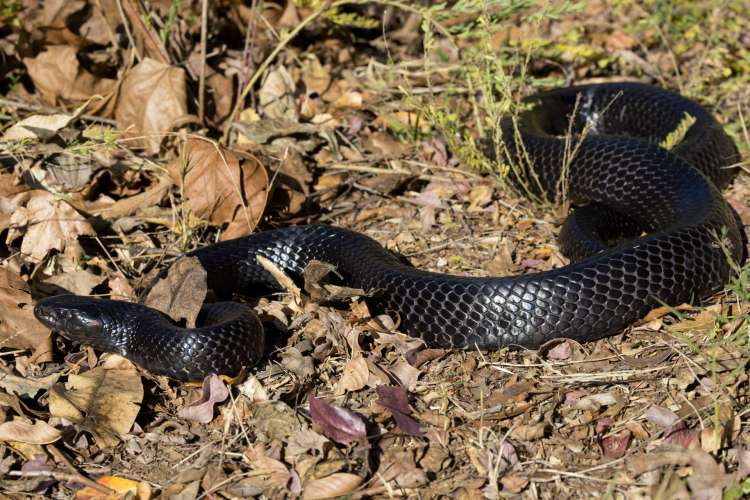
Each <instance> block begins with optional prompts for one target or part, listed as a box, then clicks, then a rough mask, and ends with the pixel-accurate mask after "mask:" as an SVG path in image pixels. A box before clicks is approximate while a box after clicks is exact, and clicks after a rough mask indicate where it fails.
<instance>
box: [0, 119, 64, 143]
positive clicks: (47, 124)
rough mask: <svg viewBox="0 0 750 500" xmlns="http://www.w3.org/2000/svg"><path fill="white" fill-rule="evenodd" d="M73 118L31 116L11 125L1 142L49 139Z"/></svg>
mask: <svg viewBox="0 0 750 500" xmlns="http://www.w3.org/2000/svg"><path fill="white" fill-rule="evenodd" d="M72 119H73V116H71V115H66V114H55V115H31V116H28V117H26V118H24V119H23V120H21V121H20V122H18V123H15V124H13V126H12V127H10V128H9V129H8V130H6V131H5V133H4V134H3V137H2V141H20V140H34V141H36V140H41V141H45V140H47V139H51V138H52V137H54V136H55V134H57V132H58V131H59V130H60V129H62V128H63V127H65V126H67V125H68V124H69V123H70V122H71V120H72Z"/></svg>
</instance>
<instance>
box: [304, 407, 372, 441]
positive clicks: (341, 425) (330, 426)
mask: <svg viewBox="0 0 750 500" xmlns="http://www.w3.org/2000/svg"><path fill="white" fill-rule="evenodd" d="M310 416H311V417H312V420H313V422H315V423H316V424H318V425H319V426H320V428H321V430H322V431H323V435H324V436H325V437H327V438H329V439H333V440H334V441H336V442H338V443H342V444H349V443H354V442H359V443H360V444H363V445H364V444H366V443H367V429H366V428H365V423H364V421H363V420H362V418H361V417H360V416H359V415H357V414H356V413H354V412H353V411H351V410H348V409H346V408H341V407H339V406H333V405H331V404H329V403H326V402H325V401H323V400H322V399H318V398H316V397H315V396H311V397H310Z"/></svg>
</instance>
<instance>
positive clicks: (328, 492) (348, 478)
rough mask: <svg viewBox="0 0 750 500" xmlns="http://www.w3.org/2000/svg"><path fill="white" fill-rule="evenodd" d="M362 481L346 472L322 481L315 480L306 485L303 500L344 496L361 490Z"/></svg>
mask: <svg viewBox="0 0 750 500" xmlns="http://www.w3.org/2000/svg"><path fill="white" fill-rule="evenodd" d="M362 481H363V480H362V478H361V477H359V476H357V475H355V474H348V473H345V472H337V473H336V474H331V475H330V476H327V477H324V478H321V479H313V480H312V481H308V482H307V483H305V488H304V490H303V491H302V499H303V500H317V499H322V498H335V497H340V496H344V495H346V494H347V493H351V492H352V491H354V490H356V489H357V488H359V485H360V484H362Z"/></svg>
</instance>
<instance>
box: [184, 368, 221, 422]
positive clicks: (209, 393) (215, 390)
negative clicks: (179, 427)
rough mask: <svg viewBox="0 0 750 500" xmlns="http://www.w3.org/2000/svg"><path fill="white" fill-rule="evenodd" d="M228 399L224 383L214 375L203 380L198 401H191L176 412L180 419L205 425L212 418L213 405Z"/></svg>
mask: <svg viewBox="0 0 750 500" xmlns="http://www.w3.org/2000/svg"><path fill="white" fill-rule="evenodd" d="M228 397H229V389H227V386H226V385H224V382H222V381H221V379H220V378H219V377H218V376H217V375H214V374H211V375H209V376H208V377H206V378H205V379H203V389H202V395H201V397H200V399H198V400H197V401H193V402H192V403H190V404H189V405H187V406H186V407H184V408H180V410H179V411H178V412H177V414H178V415H179V416H181V417H182V418H186V419H188V420H193V421H195V422H199V423H201V424H207V423H209V422H210V421H211V420H213V418H214V405H215V404H216V403H221V402H222V401H225V400H226V399H227V398H228Z"/></svg>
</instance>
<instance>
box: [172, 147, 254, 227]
mask: <svg viewBox="0 0 750 500" xmlns="http://www.w3.org/2000/svg"><path fill="white" fill-rule="evenodd" d="M182 157H183V158H184V168H183V164H182V162H181V161H176V162H173V163H172V164H171V165H170V166H169V174H170V176H171V177H172V179H173V180H174V182H175V183H178V184H180V185H181V186H182V192H183V196H184V197H185V204H186V205H187V207H188V208H189V209H190V210H192V211H193V212H194V213H195V214H196V215H198V216H199V217H201V218H204V219H207V220H209V221H210V222H211V223H212V224H216V225H222V224H225V223H230V224H229V227H228V228H227V231H226V232H225V233H224V235H223V238H222V239H229V238H235V237H238V236H242V235H244V234H249V233H250V232H252V230H253V229H255V226H256V224H257V223H258V221H259V220H260V218H261V216H262V215H263V210H264V209H265V206H266V199H267V197H268V175H267V174H266V169H265V168H264V167H263V165H261V163H260V162H259V161H258V160H257V159H255V158H254V157H252V156H248V157H247V158H245V159H244V160H245V161H243V162H242V163H240V157H239V156H238V154H235V153H234V152H232V151H230V150H227V149H224V148H221V147H220V146H218V145H217V144H215V143H213V142H210V141H207V140H200V139H189V140H188V141H187V142H186V143H185V149H184V152H183V155H182ZM227 233H228V234H227Z"/></svg>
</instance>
